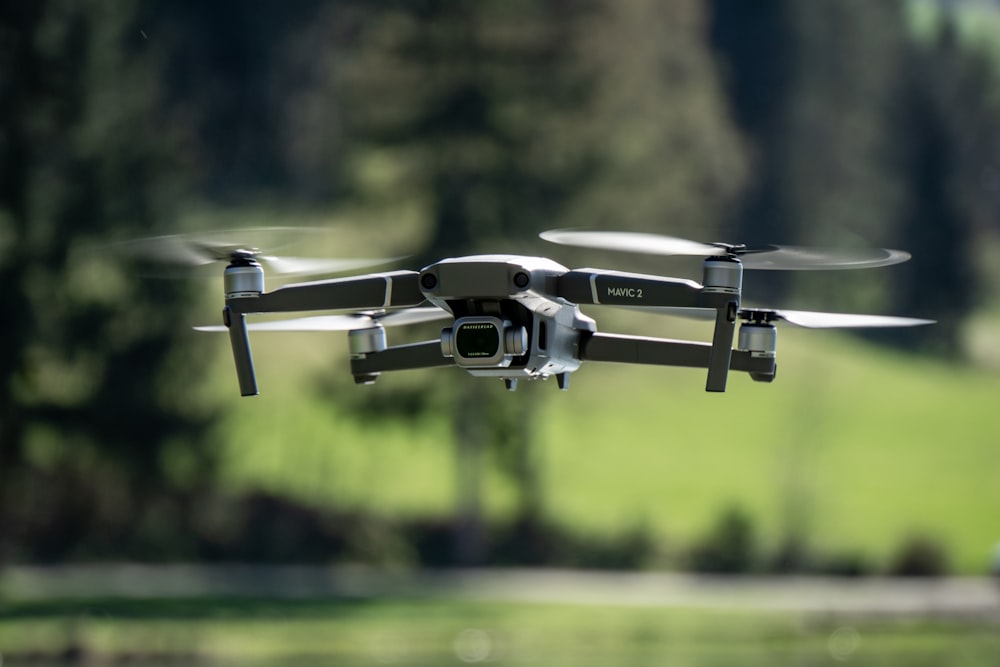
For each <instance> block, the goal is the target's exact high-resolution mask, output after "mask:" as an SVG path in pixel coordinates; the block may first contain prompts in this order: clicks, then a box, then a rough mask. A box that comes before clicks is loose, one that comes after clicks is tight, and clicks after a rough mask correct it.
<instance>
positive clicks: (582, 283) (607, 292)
mask: <svg viewBox="0 0 1000 667" xmlns="http://www.w3.org/2000/svg"><path fill="white" fill-rule="evenodd" d="M554 291H555V294H556V295H557V296H561V297H562V298H564V299H566V300H568V301H572V302H573V303H578V304H599V305H607V306H638V307H649V306H674V307H678V308H714V307H715V306H714V304H712V303H711V302H710V300H706V299H705V298H704V292H703V291H702V287H701V285H699V284H698V283H696V282H693V281H691V280H682V279H678V278H662V277H660V276H647V275H642V274H638V273H622V272H619V271H605V270H599V269H576V270H573V271H567V272H566V273H564V274H562V275H561V276H559V277H558V278H557V282H556V285H555V290H554Z"/></svg>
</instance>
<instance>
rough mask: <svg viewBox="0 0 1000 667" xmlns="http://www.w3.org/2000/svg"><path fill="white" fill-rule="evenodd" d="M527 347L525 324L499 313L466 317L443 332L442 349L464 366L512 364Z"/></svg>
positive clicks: (501, 365) (445, 354)
mask: <svg viewBox="0 0 1000 667" xmlns="http://www.w3.org/2000/svg"><path fill="white" fill-rule="evenodd" d="M527 348H528V333H527V331H526V330H525V328H524V327H523V326H514V325H513V324H511V323H510V321H509V320H501V319H500V318H498V317H462V318H459V319H458V320H456V321H455V326H453V327H449V328H447V329H444V330H442V332H441V353H442V354H443V355H444V356H446V357H452V358H454V359H455V363H457V364H458V365H460V366H489V367H505V366H509V365H510V362H511V361H512V360H513V358H514V357H516V356H520V355H522V354H524V353H525V352H526V351H527Z"/></svg>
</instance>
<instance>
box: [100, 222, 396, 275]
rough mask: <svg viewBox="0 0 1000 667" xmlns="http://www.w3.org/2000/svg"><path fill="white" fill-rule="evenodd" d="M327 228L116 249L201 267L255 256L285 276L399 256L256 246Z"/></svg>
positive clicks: (193, 236) (187, 237) (147, 242)
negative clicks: (287, 251) (289, 253)
mask: <svg viewBox="0 0 1000 667" xmlns="http://www.w3.org/2000/svg"><path fill="white" fill-rule="evenodd" d="M325 231H326V230H323V229H317V228H311V227H251V228H246V229H231V230H226V231H219V232H201V233H198V232H195V233H190V234H169V235H165V236H152V237H148V238H141V239H134V240H131V241H123V242H121V243H118V244H116V246H115V248H116V249H117V250H118V251H119V252H121V253H122V254H125V255H128V256H130V257H134V258H136V259H139V260H144V261H149V262H153V263H156V264H162V265H167V266H185V267H199V266H206V265H209V264H214V263H217V262H228V261H230V260H231V259H233V258H236V257H240V258H252V259H254V260H257V261H258V262H261V263H263V264H266V265H267V266H268V270H269V271H273V272H275V273H278V274H284V275H309V274H324V273H341V272H344V271H353V270H357V269H363V268H366V267H369V266H377V265H379V264H387V263H389V262H392V261H395V260H396V259H399V258H322V257H285V256H277V255H272V254H265V253H264V252H263V251H262V250H260V248H258V247H256V244H257V243H260V245H264V246H271V247H272V248H273V247H274V244H273V243H261V241H263V240H265V239H266V240H271V241H273V239H274V237H275V236H277V235H283V236H286V237H288V236H289V235H292V236H303V235H305V234H309V233H314V234H318V233H324V232H325ZM255 242H256V243H255ZM287 244H288V243H285V244H283V245H287Z"/></svg>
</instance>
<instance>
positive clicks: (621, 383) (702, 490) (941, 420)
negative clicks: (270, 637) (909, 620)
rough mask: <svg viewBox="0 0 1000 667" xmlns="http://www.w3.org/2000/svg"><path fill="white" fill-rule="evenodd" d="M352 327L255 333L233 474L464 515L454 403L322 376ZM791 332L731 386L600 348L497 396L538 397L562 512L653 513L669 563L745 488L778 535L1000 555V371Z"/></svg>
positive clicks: (427, 380) (424, 378) (412, 380)
mask: <svg viewBox="0 0 1000 667" xmlns="http://www.w3.org/2000/svg"><path fill="white" fill-rule="evenodd" d="M616 317H618V319H617V320H614V321H613V324H612V325H610V326H604V327H602V328H604V329H605V330H618V331H625V332H627V333H657V334H660V335H666V336H679V337H683V336H687V335H693V336H703V337H704V336H707V335H708V334H707V332H705V331H703V330H702V329H700V328H699V327H701V326H702V325H700V324H697V325H692V324H689V323H677V322H676V321H675V320H670V319H656V318H653V322H652V324H650V323H649V321H648V318H646V319H641V318H637V317H633V316H632V315H631V314H626V315H623V316H616ZM651 327H655V328H651ZM431 335H433V333H432V332H431ZM343 338H344V336H343V335H341V334H333V335H321V334H304V335H300V336H299V337H295V336H294V335H291V334H279V335H258V336H257V337H256V338H255V339H254V346H255V354H256V358H257V365H258V372H259V376H260V382H261V387H262V396H260V397H258V398H255V399H249V400H240V399H233V400H232V401H231V402H230V403H228V404H227V409H226V415H227V417H226V419H225V421H224V422H223V423H222V424H221V425H220V433H221V434H222V435H221V436H220V443H221V446H223V447H224V451H225V457H224V458H225V461H226V465H225V474H224V480H225V484H226V485H227V487H228V488H230V489H233V490H237V489H244V488H247V487H263V488H267V489H270V490H273V491H278V492H281V493H287V494H290V495H292V496H295V497H298V498H301V499H304V500H307V501H309V502H316V503H320V504H322V503H336V504H338V505H340V506H348V507H364V508H368V509H374V510H377V511H379V512H382V513H385V514H387V515H390V516H426V515H444V514H446V513H448V512H449V511H450V509H451V508H452V507H453V504H454V488H455V484H454V475H455V472H454V469H453V458H452V454H453V443H452V439H451V435H450V422H449V418H448V415H447V414H446V413H444V412H440V413H429V414H424V415H422V416H420V417H416V418H407V417H405V416H395V415H394V414H393V412H392V411H391V410H389V409H387V410H386V411H385V413H384V414H378V413H377V411H376V413H375V414H370V413H369V414H365V415H363V416H357V415H355V414H352V413H351V412H350V411H349V408H346V407H344V406H343V405H340V404H338V401H337V396H338V394H329V393H328V394H326V395H323V394H318V393H317V392H316V391H314V389H315V386H316V385H317V383H318V382H319V381H320V380H321V379H323V378H327V377H329V376H331V375H337V376H340V375H346V370H345V365H344V361H343V359H344V357H345V356H346V342H345V341H344V340H343ZM390 338H391V337H390ZM780 338H781V340H780V344H779V362H778V364H779V373H778V378H777V380H776V381H775V382H774V383H773V384H771V385H766V384H757V383H753V382H751V381H750V380H749V379H748V378H747V377H746V376H743V375H735V376H734V377H732V378H731V379H730V386H729V391H728V392H727V393H725V394H722V395H709V394H706V393H705V392H704V391H703V388H704V376H703V374H702V373H701V372H698V371H693V370H686V369H666V368H642V367H623V366H616V365H608V364H587V365H585V366H584V368H583V369H581V370H580V371H579V372H577V373H576V374H575V375H574V378H573V386H572V388H571V390H570V391H569V392H566V393H562V392H558V391H557V390H556V388H555V386H554V383H552V386H551V387H549V386H545V387H542V388H541V389H543V390H544V391H534V392H517V393H514V394H509V393H507V392H505V391H503V388H502V386H501V385H500V383H499V382H497V383H494V384H495V385H496V386H495V390H493V393H492V394H491V397H492V399H495V400H497V401H513V402H520V403H521V404H522V405H523V407H524V409H525V410H526V411H527V410H529V409H530V408H536V409H537V411H538V412H537V414H536V420H537V422H536V423H537V424H538V428H537V432H536V435H537V441H536V442H535V443H534V447H535V448H536V451H537V454H538V461H539V463H540V465H541V467H542V474H543V478H544V482H545V503H546V510H547V513H548V515H549V517H550V518H551V519H553V520H555V521H558V522H560V523H563V524H565V525H568V526H572V527H575V528H576V529H579V530H582V531H587V532H591V533H593V534H596V535H606V536H610V535H616V534H620V533H622V532H624V531H627V530H630V529H636V528H640V529H644V530H647V531H649V532H650V533H651V534H652V535H653V536H654V537H655V538H656V539H657V541H659V542H661V543H662V544H663V547H664V553H665V559H666V560H665V562H666V564H668V565H669V564H670V563H671V561H670V558H671V553H672V551H676V550H677V549H679V548H681V547H683V546H686V545H688V544H690V542H691V541H692V540H694V539H696V538H697V537H698V536H699V535H701V534H703V533H704V532H705V531H706V530H707V529H708V527H709V526H710V524H711V523H712V522H713V521H714V520H715V519H716V517H717V516H718V514H719V512H720V511H721V510H722V509H724V508H725V507H727V506H729V505H733V504H738V505H740V506H742V507H744V508H745V509H746V510H747V511H748V512H749V513H750V515H751V516H752V518H753V519H754V521H755V525H756V527H757V528H758V534H759V537H760V539H761V541H762V543H763V546H764V547H766V548H773V547H774V546H775V545H776V544H777V542H778V540H779V539H780V538H781V537H782V536H783V535H785V534H787V533H788V532H789V531H796V532H797V533H798V534H800V535H801V536H804V537H805V538H806V539H807V541H808V543H809V544H810V545H812V546H813V547H814V548H816V549H820V550H823V551H824V552H826V553H835V554H850V555H857V556H860V557H863V558H866V559H869V560H870V561H872V562H873V563H876V564H877V563H884V561H885V559H886V558H887V556H888V555H890V554H891V553H892V552H893V550H894V549H896V548H897V546H898V545H899V544H900V542H901V541H902V540H904V539H905V538H906V537H907V536H909V535H914V534H926V535H930V536H934V537H936V538H939V539H940V540H941V541H942V542H943V544H944V545H945V547H946V548H947V549H948V552H949V554H950V557H951V564H952V567H953V569H954V570H956V571H958V572H963V573H983V572H985V571H986V570H987V569H988V567H989V562H990V558H991V555H992V550H993V547H994V544H995V543H996V542H997V541H998V540H1000V525H998V524H997V523H996V517H997V515H998V510H1000V483H998V479H1000V477H998V474H1000V447H998V442H1000V414H998V412H997V403H996V398H997V396H1000V375H998V374H997V373H996V372H995V371H988V370H981V369H976V368H972V367H966V366H959V365H952V364H947V363H943V362H939V361H936V360H933V359H928V358H922V357H919V356H910V355H905V354H901V353H894V352H891V351H887V350H886V349H884V348H879V347H875V346H871V345H867V344H864V343H861V342H858V341H857V340H856V339H852V338H849V337H846V336H842V335H833V334H826V333H820V332H815V331H803V330H795V329H788V330H782V332H781V333H780ZM390 342H391V341H390ZM217 344H218V347H219V359H218V363H217V364H216V367H214V368H211V369H207V372H210V373H212V374H213V376H214V379H213V382H214V383H216V384H217V387H216V388H217V389H218V390H219V391H223V392H226V395H227V396H232V395H233V394H234V393H235V378H234V377H232V369H231V363H232V362H231V360H230V358H229V356H228V349H226V345H225V341H224V340H222V339H219V340H218V343H217ZM338 374H339V375H338ZM476 381H482V380H477V379H474V378H471V377H468V376H466V375H465V374H464V373H462V372H460V371H457V370H455V369H442V370H436V371H428V372H422V373H421V372H406V373H400V374H395V375H392V374H389V375H386V376H384V377H383V378H382V379H381V380H380V381H379V385H377V386H376V387H360V388H354V387H353V386H348V384H347V382H349V380H348V381H347V382H345V383H344V385H343V391H344V392H373V393H374V395H375V396H377V397H383V399H384V400H385V401H386V402H387V403H390V402H391V401H393V400H394V398H393V396H394V392H395V391H397V390H398V389H399V388H401V387H414V386H423V387H425V388H426V390H427V391H433V392H449V391H462V388H463V387H467V386H469V383H472V382H476ZM339 396H345V397H350V398H353V396H352V395H351V394H346V393H345V394H339ZM345 403H347V401H346V399H345ZM529 403H530V404H531V405H529ZM348 404H349V403H348ZM376 404H377V401H376ZM486 460H487V461H489V460H490V459H486ZM484 485H485V486H484V498H485V505H486V508H487V511H488V513H489V514H490V515H491V516H493V517H504V516H506V515H507V514H508V513H509V512H510V510H511V507H512V506H513V502H514V493H513V490H512V488H511V486H510V483H509V482H508V481H507V480H506V479H505V478H504V477H503V476H501V475H500V474H499V473H498V472H497V471H496V469H495V466H493V467H491V470H490V472H489V473H488V474H487V476H486V480H485V483H484Z"/></svg>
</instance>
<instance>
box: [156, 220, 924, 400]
mask: <svg viewBox="0 0 1000 667" xmlns="http://www.w3.org/2000/svg"><path fill="white" fill-rule="evenodd" d="M540 236H541V238H542V239H544V240H545V241H548V242H551V243H555V244H561V245H569V246H577V247H586V248H598V249H602V250H617V251H626V252H638V253H645V254H654V255H688V256H697V257H702V258H703V262H702V275H701V282H700V283H699V282H695V281H693V280H689V279H683V278H674V277H667V276H659V275H647V274H640V273H627V272H622V271H614V270H605V269H593V268H582V269H570V268H567V267H565V266H563V265H561V264H559V263H557V262H555V261H553V260H551V259H547V258H545V257H534V256H521V255H500V254H497V255H471V256H464V257H452V258H446V259H441V260H439V261H437V262H434V263H432V264H430V265H428V266H425V267H424V268H422V269H420V270H419V271H412V270H402V271H389V272H379V273H367V274H364V275H354V276H350V277H343V278H330V279H324V280H318V281H311V282H299V283H292V284H287V285H284V286H281V287H278V288H276V289H274V290H271V291H267V290H266V289H265V285H264V265H268V266H269V268H270V269H272V270H275V271H277V272H279V273H293V274H294V273H309V272H312V273H316V272H327V273H333V272H338V271H340V272H342V271H345V270H355V269H358V268H363V267H366V266H372V265H374V264H376V263H379V262H384V261H385V260H357V259H355V260H337V259H330V260H324V259H307V258H280V257H274V256H270V255H265V254H264V253H263V252H261V251H260V250H258V249H256V248H252V247H243V246H241V245H240V244H238V243H229V242H227V243H219V242H216V243H206V242H203V241H198V240H196V239H188V238H186V237H184V236H183V235H179V236H175V237H160V238H159V240H154V241H155V245H157V246H158V247H162V246H164V245H169V246H170V248H171V252H172V254H173V255H175V256H178V255H180V256H181V258H182V259H184V260H193V261H194V262H195V263H207V262H211V261H217V260H222V261H225V262H227V265H226V267H225V269H224V271H223V285H224V292H225V307H224V308H223V311H222V322H223V323H222V325H221V326H218V325H216V326H205V327H195V328H196V329H197V330H200V331H223V332H228V334H229V340H230V343H231V345H232V350H233V358H234V360H235V363H236V376H237V379H238V382H239V389H240V394H241V395H243V396H253V395H256V394H258V393H259V392H258V386H257V379H256V373H255V371H254V361H253V356H252V354H251V349H250V338H249V332H250V331H252V330H261V331H267V330H270V331H347V338H348V348H349V353H350V367H351V374H352V375H353V376H354V380H355V382H356V383H358V384H372V383H374V382H375V381H376V380H377V379H378V378H379V376H380V375H381V374H382V373H385V372H389V371H399V370H409V369H418V368H435V367H443V366H458V367H459V368H462V369H464V370H465V371H467V372H468V373H469V374H471V375H473V376H478V377H492V378H499V379H501V380H503V382H504V383H505V385H506V387H507V389H508V390H511V391H513V390H515V389H516V388H517V384H518V382H519V381H521V380H536V379H548V378H550V377H553V376H554V377H555V379H556V383H557V384H558V387H559V389H562V390H565V389H568V387H569V378H570V375H571V374H572V373H573V372H575V371H576V370H578V369H579V368H580V367H581V365H582V364H583V363H584V362H618V363H626V364H649V365H656V366H679V367H688V368H699V369H705V370H706V382H705V390H706V391H709V392H724V391H725V390H726V384H727V380H728V377H729V373H730V371H738V372H744V373H747V374H749V376H750V378H751V379H752V380H754V381H756V382H771V381H773V380H774V378H775V374H776V370H777V364H776V346H777V330H776V327H775V325H776V323H779V322H784V323H787V324H790V325H794V326H799V327H806V328H835V327H911V326H920V325H926V324H932V323H933V320H926V319H917V318H909V317H894V316H886V315H856V314H846V313H823V312H813V311H799V310H785V309H774V308H755V307H744V304H743V303H742V302H741V294H742V291H743V272H744V270H750V271H755V270H838V269H863V268H875V267H884V266H890V265H893V264H898V263H900V262H904V261H906V260H908V259H909V258H910V255H909V254H908V253H906V252H903V251H899V250H888V249H881V248H871V249H868V248H866V249H830V248H806V247H799V246H761V247H747V246H746V245H734V244H728V243H711V244H708V243H698V242H695V241H688V240H685V239H680V238H675V237H671V236H664V235H659V234H650V233H640V232H602V231H588V230H566V229H563V230H552V231H547V232H543V233H542V234H541V235H540ZM580 306H614V307H626V308H630V309H638V310H642V311H647V312H655V313H665V314H674V315H681V316H695V317H698V316H700V317H703V318H706V319H711V320H713V321H714V328H713V333H712V339H711V341H710V342H704V341H692V340H674V339H668V338H655V337H647V336H633V335H624V334H615V333H603V332H599V331H598V330H597V324H596V321H595V320H594V319H593V318H592V317H589V316H588V315H586V314H584V313H583V312H582V311H581V310H580ZM311 311H350V312H349V313H347V314H328V315H320V316H310V317H298V318H295V319H285V320H276V321H263V322H252V321H251V322H248V319H247V317H248V316H254V315H258V314H265V313H300V312H311ZM437 320H448V322H447V326H445V327H444V328H442V330H441V333H440V336H438V337H436V338H434V339H432V340H427V341H422V342H417V343H408V344H401V345H389V344H388V342H387V337H386V327H391V326H405V325H414V324H418V323H423V322H430V321H437ZM737 326H738V327H739V330H738V333H737ZM734 340H735V346H734Z"/></svg>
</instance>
